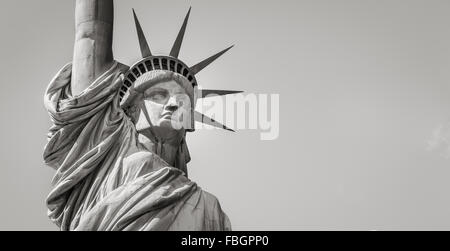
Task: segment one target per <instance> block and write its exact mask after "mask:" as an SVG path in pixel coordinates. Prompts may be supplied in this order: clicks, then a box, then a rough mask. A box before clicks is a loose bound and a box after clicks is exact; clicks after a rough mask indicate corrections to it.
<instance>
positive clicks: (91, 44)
mask: <svg viewBox="0 0 450 251" xmlns="http://www.w3.org/2000/svg"><path fill="white" fill-rule="evenodd" d="M113 23H114V1H113V0H76V7H75V31H76V35H75V46H74V54H73V68H72V81H71V89H72V94H73V95H77V94H79V93H81V92H82V91H83V90H84V89H86V88H87V87H88V86H89V85H90V84H91V83H92V82H93V81H94V80H95V79H96V78H97V77H99V76H100V75H101V74H102V73H104V72H105V71H106V70H107V69H108V68H109V67H110V66H111V64H112V62H113V53H112V40H113Z"/></svg>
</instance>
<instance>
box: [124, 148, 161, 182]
mask: <svg viewBox="0 0 450 251" xmlns="http://www.w3.org/2000/svg"><path fill="white" fill-rule="evenodd" d="M122 163H123V166H122V168H123V171H124V173H125V174H128V175H131V176H133V177H135V178H136V177H139V176H142V175H145V174H148V173H151V172H154V171H157V170H160V169H162V168H165V167H168V166H169V165H168V164H167V163H166V162H165V161H164V160H162V159H161V158H160V157H159V156H158V155H157V154H155V153H153V152H150V151H147V150H141V151H137V152H134V153H132V154H130V155H128V156H127V157H125V158H124V159H123V162H122Z"/></svg>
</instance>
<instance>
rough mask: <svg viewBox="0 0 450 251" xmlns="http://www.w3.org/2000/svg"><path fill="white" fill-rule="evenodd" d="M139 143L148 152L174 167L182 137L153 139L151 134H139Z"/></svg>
mask: <svg viewBox="0 0 450 251" xmlns="http://www.w3.org/2000/svg"><path fill="white" fill-rule="evenodd" d="M138 139H139V142H140V143H141V144H142V145H143V146H144V147H145V148H146V149H147V150H149V151H151V152H154V153H156V154H157V155H158V156H159V157H161V158H162V159H163V160H164V161H166V162H167V163H168V164H169V165H171V166H175V163H176V158H177V153H178V149H179V148H180V145H181V142H182V136H181V135H177V136H175V137H171V138H160V137H155V136H154V135H153V134H152V133H148V132H147V133H145V132H141V133H139V137H138Z"/></svg>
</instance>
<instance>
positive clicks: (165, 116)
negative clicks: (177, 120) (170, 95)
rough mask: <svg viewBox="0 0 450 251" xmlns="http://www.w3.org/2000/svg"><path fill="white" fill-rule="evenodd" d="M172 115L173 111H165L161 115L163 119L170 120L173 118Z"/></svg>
mask: <svg viewBox="0 0 450 251" xmlns="http://www.w3.org/2000/svg"><path fill="white" fill-rule="evenodd" d="M172 115H173V113H171V112H165V113H163V114H162V115H161V118H162V119H168V120H171V119H172Z"/></svg>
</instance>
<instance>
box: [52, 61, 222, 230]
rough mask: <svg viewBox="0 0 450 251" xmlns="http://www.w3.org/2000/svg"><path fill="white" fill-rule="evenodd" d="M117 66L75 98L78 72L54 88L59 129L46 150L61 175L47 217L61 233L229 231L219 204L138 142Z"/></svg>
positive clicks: (67, 72) (60, 77) (65, 74)
mask: <svg viewBox="0 0 450 251" xmlns="http://www.w3.org/2000/svg"><path fill="white" fill-rule="evenodd" d="M126 70H127V67H126V66H124V65H122V64H120V63H117V62H115V63H114V65H113V66H112V67H111V68H110V69H109V70H108V71H107V72H105V73H104V74H103V75H102V76H100V77H99V78H98V79H96V80H95V81H94V82H93V83H92V84H91V85H90V86H89V87H88V88H87V89H86V90H85V91H83V92H82V93H81V94H79V95H77V96H72V95H71V91H70V81H71V72H72V65H71V64H67V65H66V66H64V67H63V68H62V69H61V70H60V71H59V72H58V73H57V75H56V76H55V78H54V79H53V80H52V81H51V83H50V85H49V86H48V88H47V91H46V94H45V99H44V103H45V107H46V109H47V110H48V113H49V115H50V118H51V121H52V123H53V126H52V127H51V128H50V132H49V135H48V143H47V145H46V146H45V150H44V161H45V163H46V164H47V165H48V166H50V167H52V168H54V169H55V170H56V174H55V176H54V178H53V181H52V189H51V192H50V194H49V195H48V198H47V207H48V215H49V217H50V219H51V220H52V221H53V222H54V223H55V224H57V225H58V226H59V227H60V229H61V230H82V231H86V230H88V231H91V230H99V231H116V230H119V231H120V230H132V231H134V230H158V231H160V230H181V231H185V230H193V231H207V230H212V231H221V230H231V224H230V221H229V219H228V217H227V216H226V214H225V213H224V212H223V211H222V209H221V207H220V203H219V202H218V200H217V198H216V197H215V196H213V195H211V194H210V193H208V192H206V191H204V190H202V189H201V188H200V187H199V186H198V185H197V184H196V183H195V182H193V181H191V180H189V179H188V178H187V177H186V175H185V174H184V172H183V171H181V170H179V169H177V168H174V167H171V166H170V165H168V164H167V163H166V162H165V161H164V160H163V159H162V158H160V157H159V156H158V155H156V154H154V153H153V152H151V151H149V150H147V149H146V148H145V147H144V146H142V145H141V144H140V143H139V142H138V133H137V132H136V129H135V126H134V124H133V123H132V122H131V120H130V119H129V118H128V117H127V115H126V114H125V113H124V111H123V110H122V109H121V108H120V105H119V95H118V92H119V89H120V87H121V85H122V74H123V73H124V72H125V71H126Z"/></svg>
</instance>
